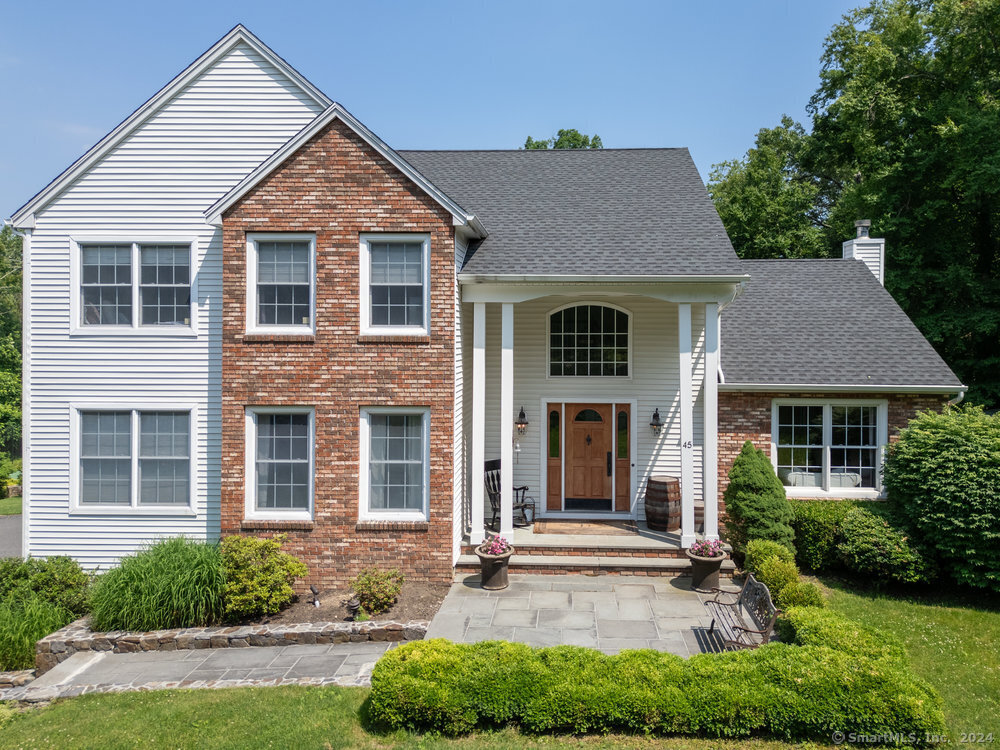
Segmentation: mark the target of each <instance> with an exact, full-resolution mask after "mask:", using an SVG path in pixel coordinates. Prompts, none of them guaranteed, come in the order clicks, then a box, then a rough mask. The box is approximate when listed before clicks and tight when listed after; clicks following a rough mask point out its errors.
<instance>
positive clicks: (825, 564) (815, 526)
mask: <svg viewBox="0 0 1000 750" xmlns="http://www.w3.org/2000/svg"><path fill="white" fill-rule="evenodd" d="M791 503H792V513H793V515H794V519H793V521H792V528H793V529H795V562H797V563H798V564H799V566H800V567H803V568H806V569H808V570H812V571H815V572H821V571H825V570H830V569H832V568H836V567H837V566H838V565H839V564H840V558H839V557H838V556H837V541H838V537H839V535H840V525H841V524H842V523H843V521H844V516H846V515H847V513H848V512H849V511H851V510H852V509H854V508H856V507H858V504H857V503H856V502H854V501H851V500H792V501H791Z"/></svg>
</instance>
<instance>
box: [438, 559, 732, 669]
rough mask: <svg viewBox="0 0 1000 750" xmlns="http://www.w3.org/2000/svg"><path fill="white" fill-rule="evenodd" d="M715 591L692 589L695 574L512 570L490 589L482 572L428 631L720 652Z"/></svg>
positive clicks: (465, 639) (462, 585)
mask: <svg viewBox="0 0 1000 750" xmlns="http://www.w3.org/2000/svg"><path fill="white" fill-rule="evenodd" d="M726 584H728V585H726ZM723 585H724V587H725V588H727V589H732V590H734V591H738V590H739V588H738V587H734V586H732V582H726V583H724V584H723ZM712 596H713V595H712V594H699V593H697V592H695V591H692V590H691V579H690V578H687V577H683V578H649V577H646V576H600V577H589V576H552V575H511V576H510V587H509V588H506V589H504V590H503V591H484V590H483V589H481V588H480V587H479V576H478V575H474V576H461V577H460V578H459V579H458V580H457V581H456V583H455V584H454V585H453V586H452V587H451V591H449V592H448V596H447V597H446V598H445V600H444V603H443V604H442V605H441V609H440V610H438V613H437V615H436V616H435V617H434V619H433V620H432V621H431V624H430V627H429V628H428V629H427V635H426V636H425V637H426V638H447V639H448V640H451V641H455V642H456V643H476V642H478V641H487V640H502V641H515V642H518V643H526V644H528V645H529V646H558V645H570V646H589V647H591V648H597V649H600V650H601V651H603V652H604V653H606V654H616V653H618V652H619V651H621V650H622V649H638V648H652V649H656V650H657V651H669V652H670V653H673V654H677V655H678V656H684V657H687V656H690V655H692V654H697V653H702V652H705V651H718V650H720V644H719V641H717V640H716V638H715V636H714V635H712V634H709V632H708V626H709V625H710V624H711V622H712V618H711V616H710V615H709V614H708V610H707V609H706V608H705V604H704V602H705V600H706V599H710V598H711V597H712Z"/></svg>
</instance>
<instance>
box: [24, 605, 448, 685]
mask: <svg viewBox="0 0 1000 750" xmlns="http://www.w3.org/2000/svg"><path fill="white" fill-rule="evenodd" d="M89 622H90V620H89V618H87V617H84V618H83V619H80V620H77V621H75V622H71V623H70V624H69V625H67V626H66V627H64V628H63V629H62V630H57V631H56V632H55V633H52V634H51V635H47V636H45V637H44V638H42V640H40V641H38V643H36V644H35V669H36V671H37V673H38V674H39V675H42V674H44V673H45V672H48V671H49V670H50V669H52V668H53V667H54V666H56V665H57V664H58V663H59V662H61V661H65V660H66V659H68V658H69V657H70V656H72V655H73V654H75V653H76V652H77V651H113V652H114V653H128V652H131V651H179V650H183V649H195V648H246V647H249V646H290V645H293V644H306V643H347V642H352V643H358V642H362V641H419V640H422V639H423V637H424V634H425V633H426V632H427V626H428V625H429V624H430V623H428V622H426V621H415V622H391V621H381V622H380V621H377V620H373V621H370V622H307V623H296V624H289V625H240V626H218V627H206V628H177V629H174V630H154V631H150V632H140V633H130V632H127V631H112V632H108V633H97V632H94V631H93V630H91V629H90V627H89Z"/></svg>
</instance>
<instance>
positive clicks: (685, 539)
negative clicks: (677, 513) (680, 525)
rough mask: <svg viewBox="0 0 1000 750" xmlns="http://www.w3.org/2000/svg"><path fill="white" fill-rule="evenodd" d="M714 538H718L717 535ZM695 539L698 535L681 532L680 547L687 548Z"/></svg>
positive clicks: (696, 539)
mask: <svg viewBox="0 0 1000 750" xmlns="http://www.w3.org/2000/svg"><path fill="white" fill-rule="evenodd" d="M706 538H707V537H706ZM716 539H718V537H716ZM697 541H698V537H697V535H695V534H681V547H683V548H684V549H687V548H688V547H690V546H691V545H692V544H694V543H695V542H697Z"/></svg>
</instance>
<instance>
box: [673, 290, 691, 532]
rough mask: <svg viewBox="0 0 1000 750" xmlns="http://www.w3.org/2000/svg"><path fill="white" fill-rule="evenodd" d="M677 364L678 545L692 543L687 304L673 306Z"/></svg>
mask: <svg viewBox="0 0 1000 750" xmlns="http://www.w3.org/2000/svg"><path fill="white" fill-rule="evenodd" d="M677 352H678V360H679V361H678V364H679V365H680V402H681V403H680V417H681V546H682V547H684V548H687V547H690V546H691V545H692V544H694V541H695V536H694V405H693V404H692V403H691V303H689V302H682V303H681V304H679V305H677Z"/></svg>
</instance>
